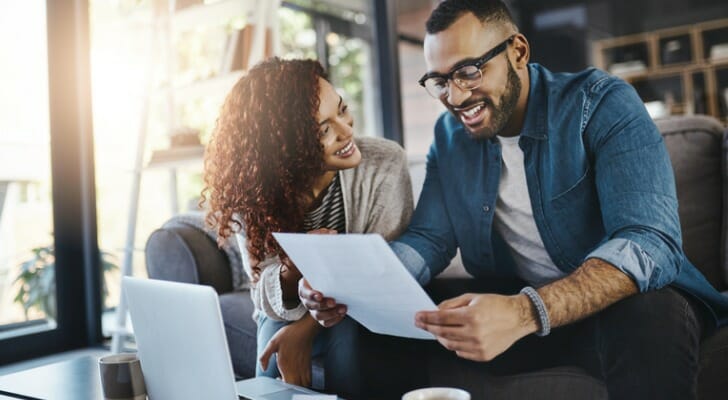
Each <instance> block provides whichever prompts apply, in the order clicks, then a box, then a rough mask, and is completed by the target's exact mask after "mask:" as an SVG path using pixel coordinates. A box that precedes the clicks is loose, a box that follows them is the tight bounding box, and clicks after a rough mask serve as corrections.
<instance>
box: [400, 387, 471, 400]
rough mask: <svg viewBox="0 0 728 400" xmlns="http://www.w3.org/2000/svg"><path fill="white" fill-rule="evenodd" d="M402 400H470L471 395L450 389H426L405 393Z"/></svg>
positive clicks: (460, 390)
mask: <svg viewBox="0 0 728 400" xmlns="http://www.w3.org/2000/svg"><path fill="white" fill-rule="evenodd" d="M402 400H470V393H468V392H466V391H464V390H462V389H456V388H448V387H434V388H424V389H417V390H413V391H411V392H407V393H405V394H404V396H402Z"/></svg>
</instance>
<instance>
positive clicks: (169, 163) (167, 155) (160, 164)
mask: <svg viewBox="0 0 728 400" xmlns="http://www.w3.org/2000/svg"><path fill="white" fill-rule="evenodd" d="M204 156H205V146H202V145H198V146H180V147H174V148H171V149H164V150H155V151H153V152H152V157H151V158H150V159H149V163H147V166H146V168H147V169H154V168H177V167H182V166H186V165H190V164H197V165H199V164H201V163H202V159H203V157H204Z"/></svg>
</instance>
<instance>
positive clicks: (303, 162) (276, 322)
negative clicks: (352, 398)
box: [203, 58, 412, 395]
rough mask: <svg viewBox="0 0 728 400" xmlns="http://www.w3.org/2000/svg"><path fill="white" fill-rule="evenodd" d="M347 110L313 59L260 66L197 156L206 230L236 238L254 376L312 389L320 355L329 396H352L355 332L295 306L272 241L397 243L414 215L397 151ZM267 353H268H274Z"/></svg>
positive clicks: (290, 278)
mask: <svg viewBox="0 0 728 400" xmlns="http://www.w3.org/2000/svg"><path fill="white" fill-rule="evenodd" d="M353 124H354V123H353V120H352V117H351V115H350V114H349V111H348V107H347V105H346V103H345V102H344V101H343V99H342V98H341V96H339V95H338V94H337V93H336V91H335V90H334V88H333V86H331V84H330V83H329V82H328V81H327V80H326V75H325V73H324V71H323V68H322V67H321V65H320V64H319V63H318V62H316V61H311V60H280V59H277V58H273V59H270V60H268V61H264V62H262V63H260V64H258V65H256V66H255V67H253V68H252V69H251V70H250V71H249V72H248V74H247V75H246V76H244V77H243V78H242V79H240V81H238V83H237V84H236V85H235V86H234V87H233V89H232V91H231V92H230V94H229V95H228V97H227V99H226V100H225V104H224V105H223V107H222V111H221V114H220V117H219V118H218V121H217V126H216V129H215V132H214V134H213V137H212V139H211V140H210V144H209V145H208V150H207V154H206V156H205V190H204V191H203V198H205V197H207V199H208V201H209V206H210V212H209V214H208V217H207V218H208V222H210V223H211V224H213V225H215V226H217V230H218V235H219V237H220V240H221V241H222V240H224V238H226V237H228V236H230V235H231V234H236V235H237V239H238V243H239V244H240V249H241V253H242V256H243V260H244V262H243V263H244V266H245V269H246V272H247V273H248V274H249V275H250V278H251V281H252V282H253V288H252V289H251V296H252V298H253V303H254V304H255V313H254V316H253V317H254V318H255V319H256V321H257V323H258V364H257V368H256V370H257V374H258V375H266V376H272V377H276V376H279V375H280V376H282V378H283V379H284V380H285V381H286V382H289V383H294V384H299V385H303V386H309V385H310V383H311V357H312V356H318V355H320V354H323V355H324V356H325V357H324V360H325V361H324V364H325V365H324V370H325V374H326V376H325V378H324V380H325V382H326V386H327V387H326V389H327V390H330V391H333V392H337V393H342V392H346V393H348V394H350V395H352V394H353V395H356V393H357V392H358V391H359V385H360V383H359V379H360V374H359V371H358V356H357V347H358V346H357V331H358V327H357V325H356V324H355V323H354V322H353V321H352V320H350V319H348V317H347V318H346V319H345V320H344V321H342V322H341V323H339V324H337V325H335V326H334V327H332V328H323V327H321V326H319V325H318V324H317V323H316V322H315V321H314V320H313V319H312V318H311V317H310V315H309V314H308V313H307V311H306V309H305V308H304V307H303V305H301V304H300V301H299V299H298V294H297V286H298V281H299V279H301V274H300V273H299V272H298V270H297V269H296V267H295V265H293V264H292V263H291V262H290V260H289V259H288V258H287V257H286V256H285V254H284V253H283V251H282V250H281V248H280V247H279V245H278V244H277V243H276V241H275V240H274V238H273V236H272V233H273V232H310V233H344V232H352V233H370V232H376V233H380V234H382V235H383V236H384V237H385V239H393V238H395V237H396V236H398V235H399V234H400V233H401V232H402V231H403V230H404V228H405V227H406V224H407V223H408V222H409V218H410V216H411V214H412V191H411V188H410V181H409V175H408V173H407V164H406V160H405V156H404V151H403V150H402V148H401V147H399V146H398V145H397V144H395V143H393V142H390V141H387V140H384V139H375V138H356V139H354V136H353V135H354V130H353ZM273 353H275V355H274V356H272V354H273Z"/></svg>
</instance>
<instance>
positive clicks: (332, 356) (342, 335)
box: [255, 314, 361, 398]
mask: <svg viewBox="0 0 728 400" xmlns="http://www.w3.org/2000/svg"><path fill="white" fill-rule="evenodd" d="M289 323H290V322H287V321H275V320H272V319H270V318H268V317H266V316H265V315H262V314H261V315H260V316H259V317H258V338H257V339H258V345H257V349H258V355H260V354H261V353H262V352H263V349H265V346H266V345H268V342H269V341H270V339H271V338H272V337H273V335H275V333H276V332H278V330H279V329H281V328H283V327H284V326H286V325H288V324H289ZM311 356H312V358H314V357H323V360H324V388H323V390H324V391H327V392H332V393H337V394H339V395H342V396H345V397H346V398H355V397H356V395H357V394H358V393H359V392H360V389H361V388H360V386H361V383H360V381H361V373H360V361H359V324H357V323H356V321H354V320H353V319H351V318H350V317H346V318H344V319H343V320H342V321H341V322H339V323H338V324H336V325H334V326H333V327H331V328H323V330H322V331H321V332H320V333H319V334H318V335H317V336H316V339H314V343H313V349H312V354H311ZM255 375H256V376H268V377H271V378H278V377H280V376H281V374H280V371H279V370H278V363H277V356H276V354H274V355H273V356H271V358H270V360H269V362H268V369H267V370H265V371H263V370H262V368H261V366H260V361H258V360H256V363H255ZM317 389H320V388H317Z"/></svg>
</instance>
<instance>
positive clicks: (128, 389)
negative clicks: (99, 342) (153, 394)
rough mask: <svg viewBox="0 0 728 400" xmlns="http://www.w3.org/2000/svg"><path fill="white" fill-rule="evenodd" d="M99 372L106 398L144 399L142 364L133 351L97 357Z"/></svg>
mask: <svg viewBox="0 0 728 400" xmlns="http://www.w3.org/2000/svg"><path fill="white" fill-rule="evenodd" d="M99 373H100V374H101V387H102V388H103V390H104V398H105V399H107V400H145V399H146V398H147V388H146V386H145V385H144V375H142V365H141V363H140V362H139V358H137V355H136V354H135V353H121V354H112V355H110V356H105V357H101V358H99Z"/></svg>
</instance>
